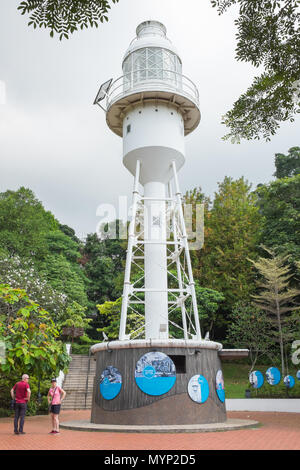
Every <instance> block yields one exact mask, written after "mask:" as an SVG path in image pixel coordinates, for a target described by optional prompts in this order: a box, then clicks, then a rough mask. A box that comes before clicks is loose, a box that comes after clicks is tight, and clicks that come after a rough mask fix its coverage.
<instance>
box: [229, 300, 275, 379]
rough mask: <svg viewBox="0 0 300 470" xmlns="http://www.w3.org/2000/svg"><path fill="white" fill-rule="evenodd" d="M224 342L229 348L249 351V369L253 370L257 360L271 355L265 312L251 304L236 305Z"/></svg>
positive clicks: (270, 341) (268, 324) (270, 339)
mask: <svg viewBox="0 0 300 470" xmlns="http://www.w3.org/2000/svg"><path fill="white" fill-rule="evenodd" d="M229 320H230V321H229V326H228V330H227V336H226V341H227V342H228V343H229V344H230V346H231V347H235V348H247V349H249V357H250V361H251V369H250V371H249V374H250V373H251V372H252V371H253V370H254V367H255V364H256V363H257V360H258V359H259V358H260V357H262V356H265V355H268V356H270V353H271V354H272V346H273V344H272V338H270V323H269V321H268V317H267V315H266V313H265V311H263V310H261V309H258V308H257V307H255V306H253V305H251V304H249V303H248V304H244V303H238V304H236V305H235V306H234V308H233V310H232V313H231V314H230V317H229Z"/></svg>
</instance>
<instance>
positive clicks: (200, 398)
mask: <svg viewBox="0 0 300 470" xmlns="http://www.w3.org/2000/svg"><path fill="white" fill-rule="evenodd" d="M188 393H189V396H190V398H191V399H192V400H193V401H195V402H196V403H204V402H205V401H206V400H207V399H208V395H209V386H208V382H207V380H206V378H205V377H203V375H194V376H193V377H192V378H191V379H190V381H189V384H188Z"/></svg>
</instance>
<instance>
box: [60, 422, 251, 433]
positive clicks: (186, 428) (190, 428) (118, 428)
mask: <svg viewBox="0 0 300 470" xmlns="http://www.w3.org/2000/svg"><path fill="white" fill-rule="evenodd" d="M258 426H259V422H258V421H253V420H250V419H227V421H225V422H224V423H208V424H181V425H167V426H163V425H158V426H153V425H152V426H150V425H149V426H146V425H134V426H133V425H113V424H95V423H91V422H90V421H66V422H64V423H60V427H61V428H64V429H71V430H73V431H90V432H91V431H94V432H125V433H129V432H131V433H132V432H133V433H146V434H147V433H158V434H160V433H180V432H185V433H194V432H218V431H236V430H237V429H244V428H256V427H258Z"/></svg>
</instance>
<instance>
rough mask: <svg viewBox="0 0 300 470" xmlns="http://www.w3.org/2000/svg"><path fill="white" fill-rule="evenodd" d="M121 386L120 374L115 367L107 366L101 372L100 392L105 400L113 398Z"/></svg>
mask: <svg viewBox="0 0 300 470" xmlns="http://www.w3.org/2000/svg"><path fill="white" fill-rule="evenodd" d="M121 388H122V375H121V374H120V372H119V371H118V369H117V368H116V367H113V366H107V367H106V369H104V371H103V372H102V374H101V378H100V393H101V395H102V396H103V398H104V399H105V400H113V399H114V398H116V396H117V395H119V393H120V390H121Z"/></svg>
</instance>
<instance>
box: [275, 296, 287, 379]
mask: <svg viewBox="0 0 300 470" xmlns="http://www.w3.org/2000/svg"><path fill="white" fill-rule="evenodd" d="M277 295H278V292H277V290H276V300H275V302H276V310H277V322H278V331H279V344H280V356H281V373H282V376H283V377H284V376H285V364H284V348H283V337H282V328H281V319H280V306H279V302H278V297H277Z"/></svg>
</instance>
